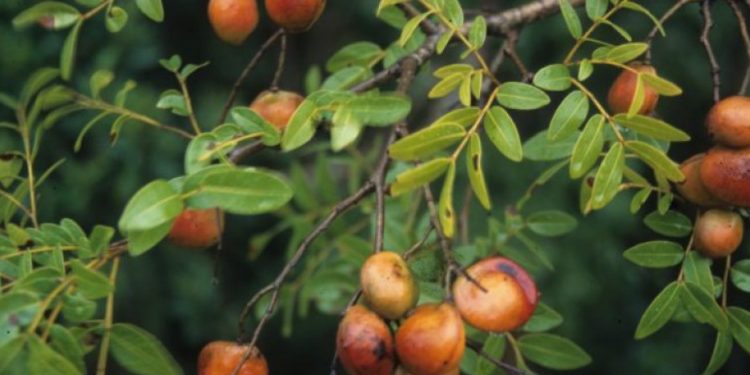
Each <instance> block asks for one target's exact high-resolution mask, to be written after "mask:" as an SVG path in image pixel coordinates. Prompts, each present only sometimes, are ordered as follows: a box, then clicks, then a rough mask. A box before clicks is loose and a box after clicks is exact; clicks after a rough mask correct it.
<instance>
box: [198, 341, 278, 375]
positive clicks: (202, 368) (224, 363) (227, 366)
mask: <svg viewBox="0 0 750 375" xmlns="http://www.w3.org/2000/svg"><path fill="white" fill-rule="evenodd" d="M248 349H250V346H248V345H240V344H238V343H236V342H231V341H213V342H211V343H209V344H208V345H206V346H204V347H203V349H202V350H201V353H200V355H199V356H198V375H230V374H232V373H233V371H234V369H235V368H236V367H237V365H239V363H240V361H241V360H242V357H243V356H244V355H245V353H246V352H247V351H248ZM250 350H251V352H250V356H249V357H248V359H247V361H245V363H244V364H242V368H240V371H239V373H238V374H237V375H268V363H266V359H265V357H263V354H261V353H260V351H259V350H258V348H256V347H253V348H252V349H250Z"/></svg>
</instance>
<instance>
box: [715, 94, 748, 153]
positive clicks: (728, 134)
mask: <svg viewBox="0 0 750 375" xmlns="http://www.w3.org/2000/svg"><path fill="white" fill-rule="evenodd" d="M706 126H708V133H709V134H711V136H712V137H713V139H714V141H716V143H718V144H720V145H722V146H727V147H738V148H739V147H748V146H750V98H746V97H744V96H732V97H729V98H726V99H724V100H722V101H720V102H718V103H716V105H714V106H713V108H711V111H710V112H708V117H707V118H706Z"/></svg>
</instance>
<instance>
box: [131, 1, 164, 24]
mask: <svg viewBox="0 0 750 375" xmlns="http://www.w3.org/2000/svg"><path fill="white" fill-rule="evenodd" d="M135 5H137V6H138V9H140V11H141V12H142V13H143V14H145V15H146V17H148V18H150V19H152V20H153V21H156V22H161V21H164V6H163V5H162V3H161V0H135Z"/></svg>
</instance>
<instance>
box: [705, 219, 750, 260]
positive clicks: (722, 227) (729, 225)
mask: <svg viewBox="0 0 750 375" xmlns="http://www.w3.org/2000/svg"><path fill="white" fill-rule="evenodd" d="M743 231H744V227H743V223H742V217H741V216H740V215H739V214H737V213H735V212H732V211H726V210H716V209H714V210H708V211H706V212H704V213H703V215H701V216H700V217H699V218H698V220H696V221H695V248H696V249H698V250H699V251H700V252H701V253H703V255H705V256H707V257H711V258H724V257H726V256H727V255H729V254H732V253H733V252H735V250H737V248H738V247H739V246H740V243H741V242H742V233H743Z"/></svg>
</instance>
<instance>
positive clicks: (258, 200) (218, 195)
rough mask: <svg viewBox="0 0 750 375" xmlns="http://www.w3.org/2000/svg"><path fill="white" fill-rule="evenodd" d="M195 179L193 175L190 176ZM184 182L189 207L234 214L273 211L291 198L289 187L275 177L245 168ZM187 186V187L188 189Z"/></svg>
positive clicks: (214, 172)
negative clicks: (214, 209)
mask: <svg viewBox="0 0 750 375" xmlns="http://www.w3.org/2000/svg"><path fill="white" fill-rule="evenodd" d="M194 176H195V175H194ZM197 179H199V181H198V182H194V181H189V180H190V177H188V180H186V181H185V186H186V189H190V190H187V191H186V192H185V193H188V194H189V195H190V197H189V198H188V199H187V203H188V205H189V206H190V207H193V208H202V209H207V208H214V207H218V208H221V209H222V210H224V211H226V212H229V213H234V214H238V215H256V214H262V213H266V212H271V211H274V210H277V209H279V208H281V207H283V206H284V205H286V204H287V202H289V200H291V199H292V195H293V193H294V192H293V191H292V188H291V187H290V186H289V184H288V183H287V182H286V181H284V180H283V179H281V178H280V177H278V176H276V175H275V174H272V173H269V172H265V171H261V170H257V169H253V168H249V169H239V168H225V169H218V170H214V171H210V173H207V174H206V175H204V176H198V177H197ZM188 186H189V188H188Z"/></svg>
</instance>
